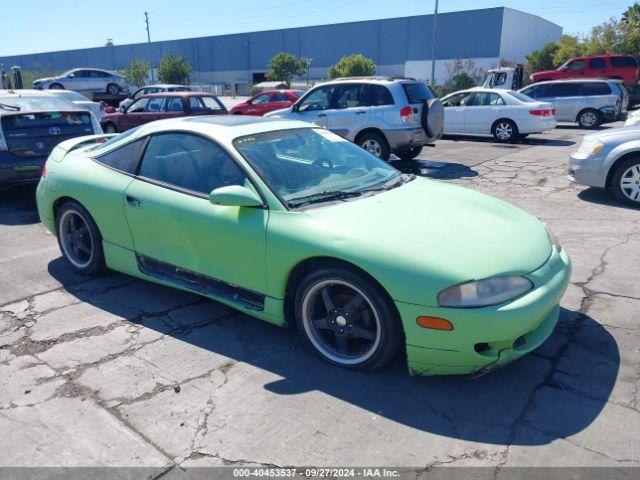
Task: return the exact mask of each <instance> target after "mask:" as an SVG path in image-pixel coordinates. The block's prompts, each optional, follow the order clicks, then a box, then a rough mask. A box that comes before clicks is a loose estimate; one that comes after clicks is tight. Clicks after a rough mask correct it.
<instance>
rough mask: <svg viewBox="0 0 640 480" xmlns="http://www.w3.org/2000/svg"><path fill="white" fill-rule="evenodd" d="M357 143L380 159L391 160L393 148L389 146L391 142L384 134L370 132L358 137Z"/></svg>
mask: <svg viewBox="0 0 640 480" xmlns="http://www.w3.org/2000/svg"><path fill="white" fill-rule="evenodd" d="M356 143H357V144H358V146H359V147H361V148H363V149H365V150H366V151H367V152H369V153H370V154H372V155H374V156H376V157H378V158H379V159H380V160H384V161H385V162H387V161H389V157H390V156H391V148H389V143H388V142H387V139H386V138H384V136H383V135H381V134H379V133H376V132H368V133H365V134H363V135H361V136H360V137H358V140H357V142H356Z"/></svg>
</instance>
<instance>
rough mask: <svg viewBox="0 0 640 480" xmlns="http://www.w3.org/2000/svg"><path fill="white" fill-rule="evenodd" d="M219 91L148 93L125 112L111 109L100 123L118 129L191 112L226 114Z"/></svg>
mask: <svg viewBox="0 0 640 480" xmlns="http://www.w3.org/2000/svg"><path fill="white" fill-rule="evenodd" d="M227 113H228V112H227V109H226V108H225V106H224V105H223V104H222V102H221V101H220V100H219V99H218V97H216V96H215V95H211V94H210V93H204V92H165V93H153V94H151V95H144V96H142V97H140V98H139V99H138V100H136V101H135V102H133V103H132V104H131V105H129V107H128V108H127V109H126V110H125V111H124V112H115V113H107V114H106V115H105V116H103V117H102V119H101V120H100V123H101V125H102V128H103V129H104V131H105V132H107V133H118V132H124V131H127V130H129V129H130V128H133V127H137V126H138V125H142V124H144V123H149V122H152V121H154V120H160V119H163V118H175V117H184V116H189V115H226V114H227Z"/></svg>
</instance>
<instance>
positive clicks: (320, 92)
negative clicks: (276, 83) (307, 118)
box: [299, 85, 335, 112]
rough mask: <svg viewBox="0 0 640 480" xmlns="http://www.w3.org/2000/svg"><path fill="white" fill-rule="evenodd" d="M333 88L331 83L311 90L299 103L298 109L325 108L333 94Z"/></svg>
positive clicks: (304, 110)
mask: <svg viewBox="0 0 640 480" xmlns="http://www.w3.org/2000/svg"><path fill="white" fill-rule="evenodd" d="M334 88H335V87H334V86H333V85H327V86H325V87H319V88H317V89H316V90H314V91H312V92H311V93H310V94H309V95H307V97H306V98H305V99H304V100H303V101H302V103H300V108H299V111H300V112H310V111H314V110H327V109H328V108H329V105H330V104H331V96H332V95H333V90H334Z"/></svg>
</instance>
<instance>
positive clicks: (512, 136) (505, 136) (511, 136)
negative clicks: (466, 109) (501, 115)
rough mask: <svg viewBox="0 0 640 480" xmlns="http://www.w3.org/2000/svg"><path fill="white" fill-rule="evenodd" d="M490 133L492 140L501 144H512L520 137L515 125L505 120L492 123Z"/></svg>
mask: <svg viewBox="0 0 640 480" xmlns="http://www.w3.org/2000/svg"><path fill="white" fill-rule="evenodd" d="M491 133H492V135H493V138H495V139H496V140H497V141H498V142H501V143H509V142H513V141H514V140H516V139H517V138H518V136H519V135H520V134H519V133H518V127H517V126H516V124H515V123H513V122H512V121H511V120H507V119H502V120H498V121H497V122H496V123H494V124H493V127H491Z"/></svg>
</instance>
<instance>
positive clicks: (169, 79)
mask: <svg viewBox="0 0 640 480" xmlns="http://www.w3.org/2000/svg"><path fill="white" fill-rule="evenodd" d="M192 71H193V69H192V68H191V64H190V63H189V61H188V60H187V59H186V58H184V57H183V56H182V55H165V56H164V57H162V59H161V60H160V66H159V67H158V77H159V78H160V81H161V82H163V83H176V84H180V85H186V84H187V82H188V81H189V77H190V76H191V72H192Z"/></svg>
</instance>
